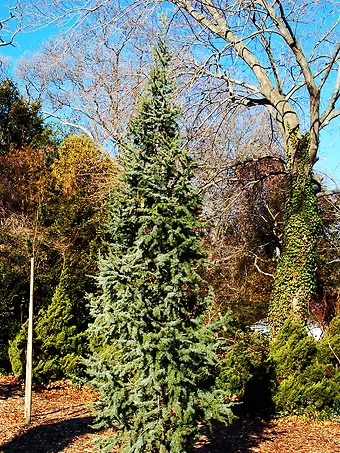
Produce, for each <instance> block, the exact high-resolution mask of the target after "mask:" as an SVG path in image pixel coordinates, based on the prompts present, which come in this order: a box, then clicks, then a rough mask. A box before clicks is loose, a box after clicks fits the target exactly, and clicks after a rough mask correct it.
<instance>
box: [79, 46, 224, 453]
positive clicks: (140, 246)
mask: <svg viewBox="0 0 340 453" xmlns="http://www.w3.org/2000/svg"><path fill="white" fill-rule="evenodd" d="M170 59H171V56H170V54H169V51H168V49H167V45H166V43H165V39H164V38H160V39H159V42H158V45H157V46H156V48H155V49H154V66H153V69H152V70H151V72H150V76H149V84H148V92H147V95H146V96H145V97H144V98H143V99H142V101H141V104H140V107H139V110H138V113H137V115H136V116H135V118H134V119H133V120H132V121H131V123H130V131H129V140H128V143H127V145H126V146H124V149H123V151H122V154H121V160H122V165H123V167H124V169H125V172H124V173H123V175H122V179H123V180H122V187H123V190H122V191H121V192H120V194H116V195H115V196H113V197H112V199H111V204H110V220H109V223H108V230H109V233H110V236H111V244H110V251H109V254H108V256H106V258H101V260H100V272H99V276H98V286H99V290H100V295H99V296H97V297H92V300H91V306H92V313H93V315H94V321H93V323H92V325H91V326H90V328H89V333H90V336H91V343H92V356H91V358H90V359H89V361H88V366H89V368H88V370H89V374H90V376H91V383H92V385H93V386H94V388H96V389H97V390H98V391H99V392H100V395H101V398H100V401H99V403H98V407H97V410H96V415H97V421H98V426H106V427H111V428H112V437H110V438H108V439H106V441H105V442H104V443H103V444H102V448H103V450H102V451H107V452H110V451H112V447H113V446H114V445H118V446H119V447H120V451H121V453H132V452H134V453H137V452H138V453H140V452H161V453H167V452H169V453H180V452H181V453H182V452H186V451H188V450H189V448H190V447H191V446H192V445H193V443H194V441H195V439H196V437H197V427H198V422H199V421H201V420H204V419H207V418H211V417H216V418H220V419H224V420H225V419H226V418H227V417H229V415H230V409H229V407H228V404H227V403H226V402H225V400H224V394H223V393H222V391H218V390H215V389H214V387H213V384H214V372H215V368H216V349H217V347H218V344H217V341H216V338H215V334H214V328H213V326H212V325H205V322H204V317H205V315H206V312H207V308H208V304H209V300H210V299H211V295H210V294H209V291H208V290H207V287H206V283H205V282H204V281H203V280H202V279H201V278H200V276H199V275H198V269H199V268H200V267H201V266H204V256H203V253H202V250H201V246H200V238H199V234H198V231H199V229H200V227H201V225H200V223H199V221H198V215H199V213H200V210H201V199H200V197H199V195H198V194H197V192H196V189H195V187H194V186H193V184H192V182H191V178H192V174H193V168H194V164H193V161H192V159H191V157H190V155H189V153H188V151H187V150H185V149H184V148H183V147H181V143H180V137H179V127H178V123H177V121H178V118H179V109H178V107H176V106H175V105H173V88H174V87H173V84H172V82H171V79H170V74H169V62H170Z"/></svg>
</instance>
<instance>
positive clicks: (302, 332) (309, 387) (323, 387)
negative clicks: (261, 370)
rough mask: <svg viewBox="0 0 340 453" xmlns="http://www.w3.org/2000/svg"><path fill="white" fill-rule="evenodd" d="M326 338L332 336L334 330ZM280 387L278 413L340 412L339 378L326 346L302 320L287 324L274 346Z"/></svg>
mask: <svg viewBox="0 0 340 453" xmlns="http://www.w3.org/2000/svg"><path fill="white" fill-rule="evenodd" d="M326 335H332V334H331V330H330V331H329V332H328V333H327V334H326ZM269 358H270V360H271V361H272V363H273V367H274V370H275V379H276V383H277V387H276V390H275V393H274V394H273V401H274V404H275V408H276V411H277V412H279V413H284V414H291V413H318V412H320V411H325V410H327V411H330V412H332V411H334V412H337V410H338V408H339V403H340V387H339V375H338V373H337V371H336V368H335V367H334V366H333V365H332V364H331V363H330V359H329V355H328V354H327V353H326V351H325V344H324V342H321V343H320V344H318V343H317V342H316V340H315V339H314V338H313V337H311V336H308V333H307V330H306V328H305V326H304V325H303V324H302V323H301V321H299V320H296V321H290V320H288V321H286V323H285V324H284V326H283V327H282V329H281V330H280V332H279V333H278V336H277V338H276V339H275V340H274V341H273V342H272V344H271V347H270V355H269Z"/></svg>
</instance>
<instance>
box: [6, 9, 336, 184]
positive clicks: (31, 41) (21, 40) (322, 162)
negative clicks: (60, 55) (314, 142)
mask: <svg viewBox="0 0 340 453" xmlns="http://www.w3.org/2000/svg"><path fill="white" fill-rule="evenodd" d="M0 9H1V8H0ZM56 32H57V29H56V28H55V27H52V26H50V27H47V28H44V29H40V30H37V31H34V32H31V33H25V32H22V33H20V34H18V35H17V36H16V38H15V46H6V47H1V48H0V54H2V55H3V56H5V57H7V58H9V59H10V68H14V67H15V62H16V61H17V60H18V59H19V58H20V57H21V56H23V55H24V54H27V53H33V52H35V51H37V50H38V49H39V46H40V45H41V44H42V43H43V42H44V41H45V40H47V39H48V38H50V37H51V36H53V34H55V33H56ZM315 168H316V170H318V171H319V172H321V173H322V174H323V175H325V179H324V181H325V182H326V181H327V186H328V187H329V188H334V187H340V118H337V119H336V120H334V122H333V123H331V124H330V125H329V126H328V127H327V128H326V129H325V130H324V131H323V132H322V133H321V143H320V150H319V161H318V162H317V164H316V166H315ZM326 175H327V176H326Z"/></svg>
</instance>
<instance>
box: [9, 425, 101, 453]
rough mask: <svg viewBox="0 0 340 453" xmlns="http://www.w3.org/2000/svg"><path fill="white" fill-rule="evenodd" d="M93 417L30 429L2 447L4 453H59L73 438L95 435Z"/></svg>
mask: <svg viewBox="0 0 340 453" xmlns="http://www.w3.org/2000/svg"><path fill="white" fill-rule="evenodd" d="M92 423H93V417H82V418H72V419H68V420H63V421H60V422H57V423H51V424H46V425H39V426H36V427H33V428H30V429H29V430H28V431H26V432H24V433H22V434H20V435H19V436H17V437H15V438H14V439H12V440H11V441H10V442H8V443H6V444H4V445H3V446H2V447H0V452H3V453H57V452H60V451H63V449H64V448H65V447H66V446H67V445H69V444H70V443H71V442H72V440H73V438H74V437H76V436H80V435H83V434H87V433H94V430H93V428H92V427H91V425H92Z"/></svg>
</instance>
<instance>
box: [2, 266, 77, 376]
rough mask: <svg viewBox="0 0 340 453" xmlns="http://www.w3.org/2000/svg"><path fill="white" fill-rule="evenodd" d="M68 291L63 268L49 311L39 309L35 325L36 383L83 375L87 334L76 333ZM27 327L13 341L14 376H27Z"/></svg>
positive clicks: (11, 347) (66, 276)
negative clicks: (84, 338)
mask: <svg viewBox="0 0 340 453" xmlns="http://www.w3.org/2000/svg"><path fill="white" fill-rule="evenodd" d="M68 292H69V288H68V275H67V269H66V268H64V269H63V271H62V273H61V276H60V281H59V284H58V286H57V287H56V290H55V293H54V295H53V298H52V301H51V303H50V305H49V306H48V308H47V309H46V310H45V309H41V310H40V312H39V314H38V316H37V322H36V325H35V326H34V343H33V350H34V363H33V367H34V368H33V376H34V382H39V383H47V382H50V381H54V380H57V379H64V378H74V377H76V376H77V375H78V376H79V374H80V372H81V353H82V352H83V343H84V341H83V337H84V333H78V332H77V327H76V325H75V322H76V321H75V319H74V316H73V315H72V303H71V300H70V298H69V295H68ZM27 326H28V324H27V322H26V323H25V324H23V326H22V328H21V330H20V331H19V333H18V334H17V336H16V337H15V339H14V340H13V341H12V342H10V347H9V356H10V361H11V364H12V370H13V373H14V374H19V375H22V374H23V373H24V369H25V363H26V344H27Z"/></svg>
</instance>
